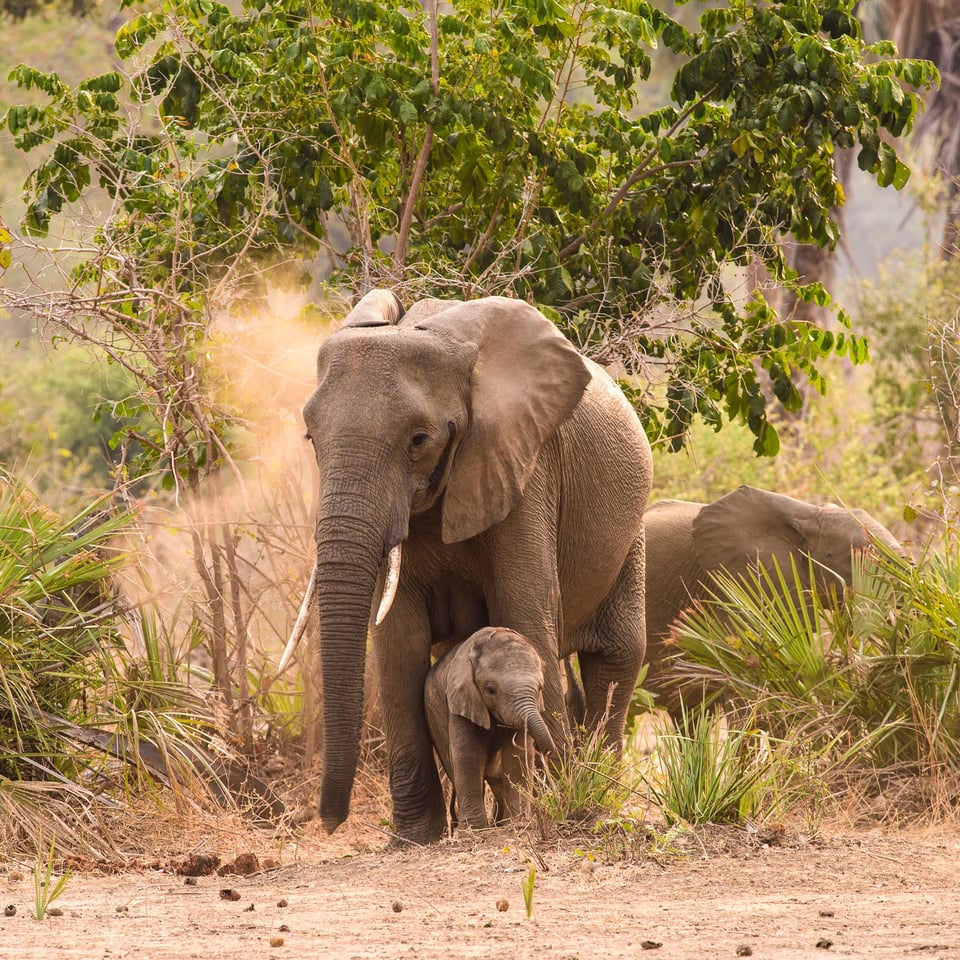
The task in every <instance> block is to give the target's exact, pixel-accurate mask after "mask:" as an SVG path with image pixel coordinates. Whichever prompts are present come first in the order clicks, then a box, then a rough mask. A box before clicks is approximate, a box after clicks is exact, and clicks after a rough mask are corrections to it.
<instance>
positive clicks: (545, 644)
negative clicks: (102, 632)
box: [303, 290, 652, 843]
mask: <svg viewBox="0 0 960 960" xmlns="http://www.w3.org/2000/svg"><path fill="white" fill-rule="evenodd" d="M303 416H304V420H305V422H306V425H307V431H308V436H309V437H310V439H311V440H312V442H313V445H314V448H315V451H316V456H317V464H318V466H319V499H318V514H317V526H316V540H317V605H318V612H319V628H320V630H319V632H320V649H321V660H322V676H323V689H324V698H323V711H324V744H323V779H322V783H321V796H320V815H321V819H322V821H323V824H324V827H325V828H326V829H327V830H328V831H333V830H335V829H336V827H337V826H338V825H339V824H341V823H342V822H343V821H344V820H345V819H346V818H347V815H348V813H349V805H350V794H351V790H352V786H353V780H354V774H355V772H356V765H357V756H358V750H359V743H360V722H361V705H362V692H363V674H364V654H365V651H366V637H367V630H368V626H369V627H370V630H371V634H372V648H373V651H374V655H375V657H376V664H377V672H378V676H379V684H380V698H381V707H382V711H383V719H384V726H385V733H386V746H387V754H388V767H389V775H390V790H391V795H392V800H393V823H394V826H395V829H396V830H397V832H398V834H399V835H400V836H401V837H403V838H407V839H410V840H414V841H417V842H421V843H423V842H430V841H433V840H437V839H439V838H440V837H441V836H442V835H443V832H444V830H445V827H446V812H445V810H444V804H443V795H442V791H441V788H440V780H439V776H438V774H437V769H436V764H435V762H434V759H433V748H432V746H431V743H430V738H429V734H428V732H427V726H426V719H425V717H424V706H423V684H424V680H425V679H426V676H427V671H428V669H429V667H430V650H431V646H432V645H434V644H437V643H455V642H458V641H462V640H465V639H466V638H467V637H469V636H470V635H471V634H473V633H474V632H475V631H477V630H478V629H480V628H481V627H484V626H487V625H489V624H490V623H499V624H505V625H506V626H508V627H510V628H511V629H514V630H517V631H518V632H520V633H522V634H524V635H525V636H526V637H528V638H529V639H530V641H531V643H532V644H533V645H534V647H535V648H536V650H537V652H538V653H539V654H540V657H541V659H542V660H543V669H544V703H545V715H546V717H547V722H548V724H549V728H550V733H551V736H552V737H553V740H554V743H555V744H557V746H558V748H559V749H563V748H564V744H565V743H566V738H567V730H566V717H565V707H564V701H563V691H562V684H561V679H560V668H559V661H558V658H559V657H565V656H567V655H568V654H570V653H572V652H574V651H580V668H581V672H582V675H583V680H584V688H585V697H586V711H587V720H588V723H590V724H592V725H598V724H599V723H600V721H601V718H602V716H603V712H604V706H605V704H606V699H607V691H608V689H609V688H610V687H611V685H613V696H612V710H611V713H610V716H609V720H608V722H607V724H606V727H605V734H606V737H607V739H608V741H609V742H610V743H611V744H613V745H614V746H615V747H617V748H620V746H621V744H622V737H623V725H624V720H625V717H626V712H627V707H628V705H629V701H630V696H631V694H632V692H633V687H634V684H635V682H636V677H637V673H638V671H639V668H640V664H641V662H642V659H643V652H644V630H643V571H644V562H643V556H644V539H643V535H642V530H643V511H644V508H645V507H646V502H647V496H648V493H649V490H650V478H651V472H652V468H651V460H650V448H649V445H648V443H647V440H646V437H645V435H644V431H643V429H642V427H641V425H640V423H639V421H638V419H637V417H636V414H635V412H634V411H633V409H632V407H631V406H630V405H629V403H628V402H627V401H626V399H625V398H624V396H623V394H622V393H621V391H620V390H619V389H618V388H617V386H616V384H615V383H614V382H613V381H612V380H611V379H610V377H609V376H607V375H606V373H604V372H603V371H602V370H601V369H600V368H599V367H597V366H596V365H595V364H592V363H591V362H590V361H588V360H586V359H585V358H583V357H582V356H581V355H580V354H579V353H578V352H577V351H576V350H575V349H574V347H573V346H572V345H571V344H570V343H569V342H568V341H567V340H566V339H564V337H563V336H561V334H560V333H559V332H558V331H557V329H556V328H555V327H554V325H553V324H552V323H550V321H549V320H547V319H546V317H544V316H543V315H542V314H540V313H539V312H538V311H537V310H535V309H534V308H533V307H531V306H529V305H527V304H525V303H523V302H520V301H517V300H509V299H505V298H502V297H488V298H485V299H481V300H476V301H470V302H466V303H461V302H458V301H438V300H422V301H420V302H418V303H416V304H414V305H413V306H412V307H411V309H410V310H409V311H408V312H407V313H406V314H405V315H404V313H403V309H402V307H401V305H400V303H399V302H398V301H397V300H396V298H395V297H394V296H393V294H392V293H390V292H389V291H383V290H379V291H371V293H369V294H367V295H366V296H365V297H364V298H363V299H362V300H361V301H360V302H359V303H358V304H357V306H356V307H355V308H354V309H353V311H351V313H350V315H349V316H348V317H347V319H346V321H345V322H344V325H343V327H342V328H341V329H340V330H338V331H337V332H336V333H334V334H333V335H331V336H330V337H329V338H328V339H327V340H326V341H325V342H324V344H323V345H322V346H321V348H320V353H319V356H318V358H317V389H316V392H315V393H314V394H313V396H312V397H311V398H310V399H309V400H308V401H307V403H306V405H305V407H304V411H303ZM398 543H402V544H403V562H402V567H401V572H400V577H399V587H398V590H397V595H396V600H395V602H394V603H393V607H392V609H391V610H390V613H389V614H388V615H387V616H386V618H385V620H384V621H383V623H382V624H381V625H380V626H375V625H374V624H373V622H372V617H371V611H372V609H374V608H375V605H376V604H377V603H378V601H379V597H380V596H381V593H382V591H383V586H384V577H385V571H384V567H385V564H384V558H385V557H386V555H387V553H388V551H389V550H390V549H391V547H393V546H394V545H395V544H398Z"/></svg>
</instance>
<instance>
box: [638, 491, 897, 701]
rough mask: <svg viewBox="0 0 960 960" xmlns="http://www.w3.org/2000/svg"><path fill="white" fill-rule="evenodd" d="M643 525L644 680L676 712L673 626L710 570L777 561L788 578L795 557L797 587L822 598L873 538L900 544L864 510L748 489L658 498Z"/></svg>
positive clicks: (837, 587)
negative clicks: (708, 496) (712, 496)
mask: <svg viewBox="0 0 960 960" xmlns="http://www.w3.org/2000/svg"><path fill="white" fill-rule="evenodd" d="M644 527H645V532H646V542H647V594H646V614H647V662H648V663H649V668H648V671H647V677H646V680H645V681H644V685H645V686H646V687H647V689H649V690H650V691H651V692H652V693H656V694H657V695H658V702H659V703H660V704H662V705H663V706H665V707H666V708H667V709H668V710H669V711H670V712H671V713H672V714H674V715H676V713H677V711H678V707H679V704H678V701H677V689H676V686H675V684H673V683H671V679H672V677H671V669H670V665H671V655H672V653H673V652H674V651H675V647H673V646H672V645H671V643H670V633H671V627H672V625H673V623H674V622H675V621H676V620H677V618H678V617H679V616H680V613H681V611H682V610H684V609H686V608H688V607H690V606H691V605H692V604H693V603H694V602H695V601H697V600H700V599H703V598H706V597H708V596H710V595H711V592H712V591H714V590H715V589H716V587H715V581H714V579H713V574H714V573H716V572H718V571H726V572H727V573H728V574H731V575H734V576H740V575H742V574H744V573H745V572H746V571H747V570H749V569H751V568H756V567H757V565H758V564H759V565H763V566H764V567H765V568H766V569H767V570H772V569H773V562H774V560H775V561H776V562H777V564H778V565H779V567H780V569H781V570H782V571H783V572H784V574H785V575H786V577H787V580H788V582H791V581H792V572H791V561H793V562H795V563H796V568H797V574H798V579H799V582H800V585H801V586H802V589H803V590H804V591H809V590H811V589H812V588H813V589H815V590H816V592H817V595H818V596H819V597H820V598H821V599H822V600H826V599H827V598H828V596H829V595H830V594H831V593H839V592H842V590H843V589H844V587H846V586H847V585H849V583H850V581H851V579H852V574H853V554H854V553H855V552H857V551H863V550H867V549H868V548H870V547H871V546H872V545H873V544H874V543H875V542H879V543H881V544H884V545H885V546H887V547H889V548H891V549H893V550H895V551H897V552H900V551H901V549H902V548H901V547H900V544H899V543H898V542H897V540H896V538H895V537H894V536H893V534H892V533H890V531H889V530H887V528H886V527H884V526H883V525H882V524H881V523H879V522H878V521H877V520H875V519H874V518H873V517H871V516H870V514H868V513H866V512H865V511H863V510H852V509H845V508H843V507H838V506H836V505H834V504H831V503H828V504H823V505H817V504H813V503H807V502H805V501H803V500H796V499H794V498H793V497H788V496H785V495H784V494H781V493H773V492H771V491H769V490H760V489H758V488H757V487H750V486H741V487H738V488H737V489H736V490H733V491H731V492H730V493H728V494H726V495H725V496H723V497H720V498H719V499H718V500H714V501H713V503H706V504H704V503H692V502H689V501H686V500H660V501H658V502H657V503H653V504H651V505H650V507H649V508H648V509H647V511H646V514H645V515H644ZM810 561H812V564H811V563H810ZM811 566H812V569H813V581H812V582H811V576H810V572H811ZM791 592H794V591H791ZM688 706H689V698H688Z"/></svg>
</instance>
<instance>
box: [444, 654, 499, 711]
mask: <svg viewBox="0 0 960 960" xmlns="http://www.w3.org/2000/svg"><path fill="white" fill-rule="evenodd" d="M476 646H477V641H476V640H474V639H470V640H465V641H464V642H463V643H461V644H460V646H459V647H457V648H456V650H454V651H453V652H452V653H451V654H449V656H450V658H451V663H450V667H449V670H448V672H447V707H448V708H449V710H450V713H452V714H455V715H456V716H458V717H466V719H467V720H469V721H470V722H471V723H475V724H476V725H477V726H478V727H483V729H484V730H489V729H490V723H491V720H490V711H489V710H487V705H486V704H485V703H484V702H483V698H482V697H481V696H480V690H479V688H478V687H477V684H476V682H475V681H474V679H473V654H474V652H475V650H476Z"/></svg>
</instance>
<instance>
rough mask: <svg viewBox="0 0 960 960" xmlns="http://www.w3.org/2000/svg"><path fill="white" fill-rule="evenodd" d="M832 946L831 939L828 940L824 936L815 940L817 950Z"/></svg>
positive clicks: (827, 948)
mask: <svg viewBox="0 0 960 960" xmlns="http://www.w3.org/2000/svg"><path fill="white" fill-rule="evenodd" d="M832 946H833V941H832V940H828V939H827V938H826V937H824V938H823V939H822V940H818V941H817V949H818V950H829V949H830V948H831V947H832Z"/></svg>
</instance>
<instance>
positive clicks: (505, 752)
mask: <svg viewBox="0 0 960 960" xmlns="http://www.w3.org/2000/svg"><path fill="white" fill-rule="evenodd" d="M423 701H424V705H425V707H426V713H427V726H428V728H429V730H430V736H431V738H432V739H433V745H434V747H435V748H436V751H437V755H438V756H439V757H440V762H441V764H443V769H444V770H445V771H446V774H447V777H448V778H449V779H450V782H451V783H452V784H453V791H454V795H455V797H456V819H457V822H458V823H459V824H461V825H462V826H465V827H474V828H480V827H487V826H489V825H490V824H489V821H488V819H487V812H486V807H485V803H484V783H485V782H486V783H489V785H490V789H491V791H492V792H493V795H494V800H495V806H494V822H495V823H503V822H505V821H506V820H508V819H510V818H512V817H516V816H517V815H518V814H519V813H520V812H521V806H522V804H521V800H522V795H521V790H522V788H523V787H524V785H525V784H526V783H527V780H528V771H529V769H530V764H531V763H532V762H533V751H532V747H533V746H536V748H537V749H538V750H539V751H540V752H541V753H542V754H550V753H553V751H554V749H555V748H554V745H553V740H552V738H551V737H550V731H549V730H548V729H547V724H546V721H545V720H544V718H543V716H542V714H541V712H540V710H541V707H542V702H543V666H542V663H541V661H540V655H539V654H538V653H537V651H536V650H535V649H534V647H533V644H532V643H530V641H529V640H527V638H526V637H523V636H521V635H520V634H519V633H515V632H514V631H512V630H506V629H504V628H503V627H487V628H486V629H483V630H478V631H477V632H476V633H475V634H474V635H473V636H472V637H470V638H469V639H468V640H466V641H465V642H464V643H461V644H458V645H457V646H456V647H454V648H453V649H452V650H451V651H450V652H449V653H447V654H446V655H445V656H444V657H442V658H441V659H440V660H439V662H438V663H437V664H436V665H435V666H434V667H433V668H432V669H431V671H430V672H429V673H428V674H427V681H426V684H425V686H424V690H423Z"/></svg>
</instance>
